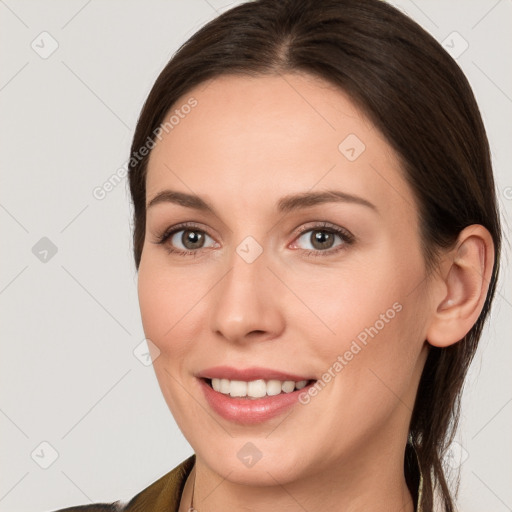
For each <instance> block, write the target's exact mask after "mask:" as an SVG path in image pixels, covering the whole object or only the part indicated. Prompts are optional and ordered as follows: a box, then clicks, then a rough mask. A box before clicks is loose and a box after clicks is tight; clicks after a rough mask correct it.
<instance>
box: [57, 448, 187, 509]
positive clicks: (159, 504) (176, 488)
mask: <svg viewBox="0 0 512 512" xmlns="http://www.w3.org/2000/svg"><path fill="white" fill-rule="evenodd" d="M194 463H195V454H194V455H191V456H190V457H189V458H188V459H186V460H184V461H183V462H182V463H181V464H179V465H178V466H176V467H175V468H174V469H172V470H171V471H169V472H168V473H167V474H165V475H164V476H162V477H161V478H159V479H158V480H156V481H155V482H153V483H152V484H151V485H149V486H148V487H146V488H145V489H143V490H142V491H140V492H139V493H138V494H136V495H135V496H134V497H133V498H132V499H131V500H130V501H128V502H126V501H125V502H121V501H120V500H118V501H115V502H113V503H92V504H90V505H79V506H75V507H69V508H62V509H59V510H54V511H53V512H138V511H141V512H142V511H147V510H154V511H155V512H158V511H160V510H162V511H164V510H165V512H173V511H174V510H178V506H179V502H180V499H181V493H182V492H183V487H184V485H185V481H186V479H187V476H188V475H189V473H190V471H191V470H192V468H193V466H194ZM149 507H151V508H149Z"/></svg>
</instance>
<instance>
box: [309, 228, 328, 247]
mask: <svg viewBox="0 0 512 512" xmlns="http://www.w3.org/2000/svg"><path fill="white" fill-rule="evenodd" d="M311 237H312V244H313V247H315V248H316V249H329V248H330V246H331V245H332V242H333V234H332V233H328V232H326V231H313V232H312V233H311Z"/></svg>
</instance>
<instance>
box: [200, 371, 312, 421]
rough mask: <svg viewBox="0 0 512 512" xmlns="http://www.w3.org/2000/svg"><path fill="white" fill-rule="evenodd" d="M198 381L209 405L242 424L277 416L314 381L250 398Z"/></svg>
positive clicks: (220, 413)
mask: <svg viewBox="0 0 512 512" xmlns="http://www.w3.org/2000/svg"><path fill="white" fill-rule="evenodd" d="M199 381H200V385H201V387H202V389H203V393H204V395H205V397H206V400H207V402H208V403H209V405H210V407H211V408H212V409H213V410H214V411H215V412H216V413H217V414H219V415H220V416H222V417H223V418H225V419H226V420H229V421H233V422H235V423H240V424H242V425H252V424H255V423H261V422H264V421H267V420H270V419H271V418H275V417H276V416H279V415H280V414H282V413H284V412H285V411H286V410H288V409H289V408H291V407H293V406H294V405H295V404H296V403H297V402H298V401H299V394H300V393H303V392H304V391H306V392H307V390H308V389H309V387H310V386H313V385H314V382H311V383H310V384H308V385H307V386H305V387H304V388H302V389H297V390H295V391H292V392H291V393H281V394H279V395H275V396H265V397H262V398H256V399H250V398H232V397H230V396H229V395H225V394H223V393H219V392H218V391H215V390H214V389H213V388H212V387H210V386H209V385H208V384H207V382H206V381H205V380H203V379H199Z"/></svg>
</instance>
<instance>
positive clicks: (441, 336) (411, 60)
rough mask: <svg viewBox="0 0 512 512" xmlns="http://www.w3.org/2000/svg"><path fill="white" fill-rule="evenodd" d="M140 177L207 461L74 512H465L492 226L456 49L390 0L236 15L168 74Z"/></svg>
mask: <svg viewBox="0 0 512 512" xmlns="http://www.w3.org/2000/svg"><path fill="white" fill-rule="evenodd" d="M129 169H130V174H129V179H130V188H131V194H132V199H133V204H134V256H135V263H136V266H137V269H138V273H139V278H138V279H139V280H138V287H139V301H140V307H141V313H142V321H143V326H144V331H145V334H146V337H147V338H148V339H149V340H151V342H150V349H151V350H152V352H153V359H154V362H153V364H154V367H155V372H156V375H157V378H158V381H159V384H160V387H161V390H162V392H163V395H164V397H165V399H166V402H167V404H168V406H169V408H170V410H171V412H172V414H173V415H174V418H175V420H176V422H177V423H178V425H179V427H180V429H181V430H182V432H183V434H184V435H185V437H186V438H187V440H188V441H189V443H190V445H191V446H192V448H193V449H194V452H195V453H194V455H193V456H192V457H190V458H189V459H187V460H186V461H184V462H183V463H182V464H180V465H179V466H178V467H176V468H175V469H174V470H173V471H171V472H170V473H168V474H167V475H165V476H164V477H162V478H161V479H160V480H158V481H157V482H155V483H153V484H152V485H151V486H149V487H148V488H147V489H144V490H143V491H141V492H140V493H139V494H138V495H137V496H135V497H134V498H133V499H132V500H131V501H130V502H129V503H126V504H124V505H121V504H120V503H117V504H111V505H106V504H105V505H100V504H98V505H93V506H87V507H75V508H73V509H66V510H127V511H128V510H129V511H135V510H155V511H156V510H162V511H163V510H166V511H170V510H175V511H179V512H185V511H188V510H197V511H199V512H212V511H226V510H237V509H241V510H251V511H255V512H257V511H267V510H289V511H298V510H309V511H313V510H315V511H316V510H344V511H346V510H354V511H355V510H364V511H366V510H372V511H389V510H393V511H398V510H400V511H404V512H411V511H420V510H421V511H422V512H431V511H433V510H442V511H452V510H454V496H453V494H452V491H451V490H450V488H449V486H448V484H447V478H446V475H445V473H444V468H443V465H442V458H443V454H444V452H445V449H446V447H447V446H448V445H449V443H450V441H451V439H452V436H453V432H454V429H455V428H456V425H457V419H458V407H459V398H460V393H461V389H462V385H463V382H464V378H465V375H466V372H467V369H468V366H469V364H470V362H471V360H472V358H473V356H474V353H475V350H476V348H477V345H478V340H479V338H480V335H481V332H482V327H483V325H484V321H485V319H486V317H487V315H488V313H489V309H490V305H491V302H492V299H493V296H494V293H495V288H496V280H497V276H498V268H499V253H500V245H501V235H500V222H499V216H498V212H497V207H496V198H495V188H494V181H493V175H492V168H491V162H490V156H489V147H488V143H487V138H486V133H485V130H484V126H483V123H482V119H481V117H480V114H479V110H478V107H477V105H476V102H475V99H474V96H473V94H472V91H471V89H470V86H469V84H468V82H467V80H466V78H465V77H464V75H463V73H462V72H461V70H460V69H459V67H458V66H457V64H456V63H455V62H454V61H453V60H452V59H451V57H449V56H448V54H447V53H446V52H445V51H444V50H443V49H442V47H441V46H440V45H439V44H438V43H437V42H436V41H435V40H434V39H433V38H432V37H431V36H430V35H429V34H427V33H426V32H425V31H424V30H423V29H422V28H420V27H419V26H418V25H417V24H416V23H414V22H413V21H411V20H410V19H409V18H407V17H406V16H405V15H403V14H402V13H401V12H400V11H398V10H396V9H395V8H393V7H391V6H390V5H387V4H386V3H384V2H382V1H380V0H284V1H280V2H275V1H273V0H256V1H253V2H248V3H245V4H242V5H240V6H237V7H235V8H233V9H231V10H229V11H227V12H225V13H224V14H222V15H221V16H219V17H218V18H216V19H215V20H213V21H212V22H210V23H208V24H207V25H206V26H205V27H203V28H202V29H201V30H199V31H198V32H197V33H196V34H195V35H193V36H192V37H191V38H190V39H189V40H188V41H187V42H186V43H185V44H184V45H183V46H182V47H181V49H180V50H179V51H178V52H177V53H176V55H175V56H174V57H173V58H172V59H171V61H170V62H169V63H168V64H167V66H166V67H165V69H164V70H163V71H162V73H161V74H160V76H159V77H158V79H157V81H156V83H155V85H154V87H153V89H152V91H151V92H150V94H149V97H148V99H147V101H146V103H145V105H144V108H143V110H142V113H141V116H140V118H139V121H138V124H137V127H136V130H135V135H134V139H133V143H132V153H131V159H130V164H129ZM434 489H436V490H437V494H436V493H435V492H434ZM95 507H96V508H95Z"/></svg>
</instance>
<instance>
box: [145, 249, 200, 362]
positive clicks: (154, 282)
mask: <svg viewBox="0 0 512 512" xmlns="http://www.w3.org/2000/svg"><path fill="white" fill-rule="evenodd" d="M202 283H203V284H206V283H204V280H202V279H201V278H198V277H197V276H193V275H191V273H190V272H187V271H184V270H183V269H181V270H180V269H179V268H174V269H170V268H169V266H168V265H167V266H165V265H162V264H160V263H159V262H158V261H155V259H154V258H153V259H151V258H149V257H146V258H144V257H143V258H142V259H141V264H140V267H139V274H138V296H139V305H140V312H141V318H142V324H143V327H144V333H145V335H146V338H149V339H150V340H151V341H152V342H153V343H154V344H155V345H156V346H157V347H158V349H159V350H160V352H161V355H164V356H167V355H170V352H172V355H173V356H178V360H179V356H180V355H181V354H182V352H184V351H185V349H186V347H187V346H188V345H189V344H188V343H187V340H188V339H190V338H191V336H193V331H194V326H197V325H198V322H194V312H195V307H197V305H198V304H199V303H200V301H201V298H202V297H203V296H204V294H205V292H204V291H203V290H202V289H201V286H202Z"/></svg>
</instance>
